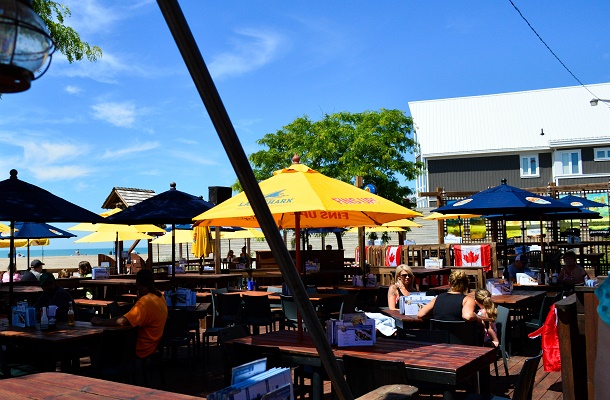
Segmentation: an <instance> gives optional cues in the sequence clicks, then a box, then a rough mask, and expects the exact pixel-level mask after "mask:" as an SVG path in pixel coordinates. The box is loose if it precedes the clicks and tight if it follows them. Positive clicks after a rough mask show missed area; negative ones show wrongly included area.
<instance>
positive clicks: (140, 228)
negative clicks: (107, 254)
mask: <svg viewBox="0 0 610 400" xmlns="http://www.w3.org/2000/svg"><path fill="white" fill-rule="evenodd" d="M68 230H69V231H86V232H136V233H144V232H165V230H164V229H163V228H159V227H158V226H156V225H152V224H143V225H122V224H90V223H82V224H78V225H74V226H72V227H70V228H68Z"/></svg>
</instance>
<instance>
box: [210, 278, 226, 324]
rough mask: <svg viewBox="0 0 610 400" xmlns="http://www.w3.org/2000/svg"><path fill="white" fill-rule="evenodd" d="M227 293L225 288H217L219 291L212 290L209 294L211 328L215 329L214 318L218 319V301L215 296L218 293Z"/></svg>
mask: <svg viewBox="0 0 610 400" xmlns="http://www.w3.org/2000/svg"><path fill="white" fill-rule="evenodd" d="M228 291H229V289H227V288H219V289H212V290H211V293H212V296H211V298H212V327H214V328H215V327H216V317H218V299H217V295H218V294H219V293H227V292H228Z"/></svg>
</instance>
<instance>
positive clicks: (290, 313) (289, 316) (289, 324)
mask: <svg viewBox="0 0 610 400" xmlns="http://www.w3.org/2000/svg"><path fill="white" fill-rule="evenodd" d="M280 299H281V301H282V311H283V312H284V320H283V322H282V324H283V326H284V327H286V328H292V329H296V328H297V324H298V322H297V318H298V317H297V313H298V312H297V303H295V301H294V299H293V298H292V296H285V295H283V294H282V295H280Z"/></svg>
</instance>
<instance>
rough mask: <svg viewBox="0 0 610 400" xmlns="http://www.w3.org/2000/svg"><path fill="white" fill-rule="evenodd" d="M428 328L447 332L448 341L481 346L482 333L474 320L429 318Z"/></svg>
mask: <svg viewBox="0 0 610 400" xmlns="http://www.w3.org/2000/svg"><path fill="white" fill-rule="evenodd" d="M430 329H432V330H443V331H447V332H449V343H451V344H465V345H468V346H481V345H482V344H483V333H482V330H481V328H480V326H479V324H478V322H476V321H441V320H438V319H431V320H430Z"/></svg>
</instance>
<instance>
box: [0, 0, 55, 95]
mask: <svg viewBox="0 0 610 400" xmlns="http://www.w3.org/2000/svg"><path fill="white" fill-rule="evenodd" d="M54 51H55V44H54V43H53V40H52V39H51V36H50V35H49V31H48V30H47V27H46V25H45V23H44V22H43V20H42V18H40V16H39V15H38V14H36V12H35V11H34V10H33V9H32V1H31V0H0V93H18V92H24V91H26V90H28V89H29V88H30V85H31V82H32V81H33V80H36V79H38V78H40V77H41V76H42V75H44V73H45V72H47V69H49V66H50V65H51V56H52V54H53V52H54Z"/></svg>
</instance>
